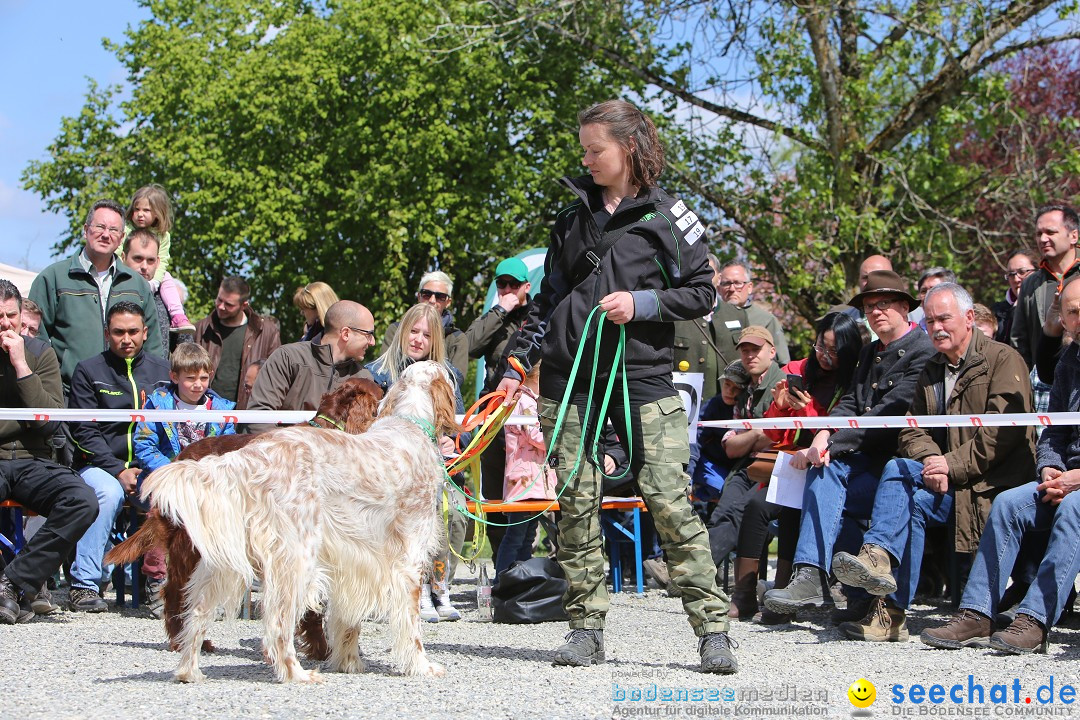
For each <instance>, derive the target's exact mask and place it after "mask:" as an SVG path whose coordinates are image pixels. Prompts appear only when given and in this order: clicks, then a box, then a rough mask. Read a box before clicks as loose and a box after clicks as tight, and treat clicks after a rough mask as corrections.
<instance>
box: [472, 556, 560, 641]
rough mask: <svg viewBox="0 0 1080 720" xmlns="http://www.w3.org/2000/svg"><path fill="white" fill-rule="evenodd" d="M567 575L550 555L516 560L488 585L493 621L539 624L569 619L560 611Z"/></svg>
mask: <svg viewBox="0 0 1080 720" xmlns="http://www.w3.org/2000/svg"><path fill="white" fill-rule="evenodd" d="M565 592H566V576H564V575H563V571H562V568H561V567H559V563H557V562H555V561H554V560H552V559H550V558H542V557H539V558H529V559H528V560H522V561H521V562H516V563H514V564H513V565H511V566H510V567H508V568H507V569H506V570H503V571H502V573H500V574H499V577H498V582H496V583H495V585H493V586H492V587H491V606H492V620H494V621H495V622H497V623H511V624H522V623H542V622H553V621H561V622H565V621H567V620H569V619H570V618H569V616H568V615H567V614H566V612H565V611H564V610H563V594H564V593H565Z"/></svg>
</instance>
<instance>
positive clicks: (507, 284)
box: [495, 278, 524, 290]
mask: <svg viewBox="0 0 1080 720" xmlns="http://www.w3.org/2000/svg"><path fill="white" fill-rule="evenodd" d="M523 284H524V283H522V282H521V281H520V280H504V279H502V278H495V287H497V288H499V289H500V290H502V289H503V288H510V289H511V290H517V289H518V288H519V287H521V286H522V285H523Z"/></svg>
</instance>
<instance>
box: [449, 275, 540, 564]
mask: <svg viewBox="0 0 1080 720" xmlns="http://www.w3.org/2000/svg"><path fill="white" fill-rule="evenodd" d="M531 289H532V283H530V282H529V268H528V267H526V265H525V263H524V262H522V260H521V259H520V258H516V257H511V258H506V259H505V260H503V261H502V262H500V263H499V264H498V265H496V266H495V292H496V297H495V304H494V305H492V306H491V308H490V309H489V310H488V311H487V312H485V313H484V314H483V315H481V316H480V317H478V318H476V319H475V320H473V322H472V324H471V325H469V329H468V330H466V331H465V337H466V339H467V342H468V346H469V357H471V358H484V384H483V390H482V392H485V393H486V392H491V391H492V390H494V389H495V386H496V385H498V384H499V381H500V380H502V376H503V373H504V372H505V371H506V366H505V365H504V364H503V351H504V350H505V349H506V344H507V343H508V342H509V341H510V338H511V337H513V336H514V334H515V333H517V331H518V330H520V329H521V326H522V325H524V324H525V320H526V318H528V316H529V311H530V310H531V309H532V297H531V296H530V295H529V291H530V290H531ZM505 450H506V446H505V443H504V434H503V431H502V430H499V432H498V433H496V435H495V437H494V438H492V441H491V445H490V446H489V447H488V449H487V451H486V452H485V453H484V454H483V455H481V456H480V475H481V478H482V483H483V484H482V491H483V493H484V497H486V498H499V497H502V491H503V475H504V473H505V469H506V453H505ZM491 520H492V521H493V522H505V519H504V516H503V515H502V513H496V514H493V515H492V516H491ZM505 532H506V531H505V529H504V528H501V527H498V526H496V525H491V526H489V527H488V531H487V533H488V539H489V540H490V541H491V547H492V550H493V552H492V555H493V556H494V555H497V554H498V549H499V544H500V542H501V540H502V536H503V534H504V533H505Z"/></svg>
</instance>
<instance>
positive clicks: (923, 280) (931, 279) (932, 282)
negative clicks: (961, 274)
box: [908, 267, 956, 332]
mask: <svg viewBox="0 0 1080 720" xmlns="http://www.w3.org/2000/svg"><path fill="white" fill-rule="evenodd" d="M945 282H948V283H953V284H955V283H956V273H954V272H953V271H952V270H950V269H948V268H943V267H932V268H927V269H926V270H923V273H922V275H920V276H919V281H918V282H916V283H915V288H916V289H917V290H918V294H917V295H916V297H917V298H918V299H919V302H920V303H921V302H922V301H923V300H924V299H925V298H926V293H928V292H930V290H931V289H932V288H935V287H937V286H938V285H940V284H941V283H945ZM908 320H910V321H911V322H913V323H917V324H918V326H919V328H920V329H921V330H922V331H923V332H926V318H925V316H924V315H923V308H922V306H919V307H917V308H915V309H914V310H912V311H911V314H910V315H908Z"/></svg>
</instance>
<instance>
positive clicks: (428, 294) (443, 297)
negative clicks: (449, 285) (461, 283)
mask: <svg viewBox="0 0 1080 720" xmlns="http://www.w3.org/2000/svg"><path fill="white" fill-rule="evenodd" d="M416 296H417V297H419V298H420V299H421V300H430V299H431V298H435V299H436V300H437V301H438V302H446V301H447V300H449V299H450V296H449V295H447V294H446V293H444V292H436V291H435V290H421V291H420V292H418V293H416Z"/></svg>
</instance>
